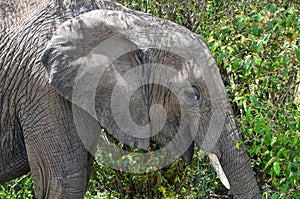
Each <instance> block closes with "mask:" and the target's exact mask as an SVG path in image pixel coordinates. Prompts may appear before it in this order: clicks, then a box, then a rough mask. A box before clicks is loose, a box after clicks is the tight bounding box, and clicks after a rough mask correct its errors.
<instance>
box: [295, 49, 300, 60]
mask: <svg viewBox="0 0 300 199" xmlns="http://www.w3.org/2000/svg"><path fill="white" fill-rule="evenodd" d="M296 56H297V59H298V61H300V48H298V49H297V50H296Z"/></svg>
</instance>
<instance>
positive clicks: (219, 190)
mask: <svg viewBox="0 0 300 199" xmlns="http://www.w3.org/2000/svg"><path fill="white" fill-rule="evenodd" d="M119 2H120V3H122V4H123V5H125V6H127V7H129V8H132V9H136V10H140V11H143V12H148V13H151V14H153V15H156V16H158V17H161V18H164V19H168V20H172V21H174V22H176V23H178V24H182V25H184V26H186V27H187V28H188V29H190V30H192V31H194V32H196V33H199V34H200V35H202V36H203V38H204V40H205V41H206V42H207V45H208V46H209V48H210V50H211V52H212V53H213V55H214V57H215V59H216V62H217V64H218V66H219V69H220V72H221V74H222V77H223V80H224V82H225V85H226V89H227V92H228V94H229V98H230V100H231V103H232V106H233V108H234V112H235V114H236V116H237V120H238V123H239V124H240V130H241V131H240V132H241V137H242V138H243V140H244V142H245V144H246V145H247V147H248V154H249V156H250V158H251V161H252V163H253V165H252V166H253V168H254V171H255V173H256V176H257V179H258V182H259V185H260V187H261V189H262V192H263V197H264V198H272V199H276V198H300V181H299V179H300V155H299V154H300V106H299V104H300V97H299V95H300V94H299V90H298V91H297V89H299V84H300V41H299V39H300V32H299V27H300V16H299V12H300V3H299V2H298V1H297V0H295V1H292V0H290V1H288V0H253V1H251V3H249V1H246V0H239V1H237V0H233V1H221V0H206V1H204V0H203V1H196V0H190V1H181V0H178V1H174V2H173V1H170V0H169V1H167V0H157V1H155V0H132V1H127V0H120V1H119ZM95 168H96V169H95V170H94V172H93V175H92V179H91V182H90V186H89V189H88V192H87V194H86V198H97V197H98V198H120V197H122V198H220V197H222V198H226V197H225V195H230V191H229V192H228V191H227V190H226V189H225V188H224V187H223V185H222V184H221V183H220V181H219V180H218V178H217V176H216V174H215V172H214V171H213V169H212V167H211V166H210V164H209V161H208V158H207V156H206V155H205V153H203V152H201V151H197V154H196V157H194V159H193V161H192V164H191V165H189V166H186V165H185V164H184V163H183V162H182V161H181V160H178V161H177V162H175V163H174V164H172V165H170V166H169V167H168V168H165V169H162V170H159V171H156V172H153V173H147V174H131V173H122V172H120V171H116V170H112V169H110V168H106V167H104V166H103V165H96V167H95ZM32 187H33V185H32V183H31V180H30V177H24V178H23V179H22V180H20V179H16V180H14V181H11V182H8V183H6V184H5V185H4V186H0V198H32V197H33V195H34V193H33V189H32Z"/></svg>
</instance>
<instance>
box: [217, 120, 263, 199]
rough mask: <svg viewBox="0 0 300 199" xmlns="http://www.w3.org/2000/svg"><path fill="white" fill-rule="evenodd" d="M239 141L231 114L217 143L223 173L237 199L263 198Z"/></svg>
mask: <svg viewBox="0 0 300 199" xmlns="http://www.w3.org/2000/svg"><path fill="white" fill-rule="evenodd" d="M239 141H240V139H239V136H238V128H237V125H236V123H235V119H234V116H233V115H232V114H231V115H229V116H227V117H226V121H225V124H224V129H223V133H222V134H221V135H220V137H219V140H218V142H217V149H218V153H217V155H218V156H219V162H220V164H221V167H222V169H223V170H221V172H222V171H224V172H225V175H226V177H227V179H228V181H229V184H230V189H231V191H232V193H233V195H234V197H235V198H242V199H247V198H261V193H260V190H259V187H258V185H257V182H256V179H255V176H254V173H253V171H252V168H251V163H250V160H249V157H248V155H247V152H246V149H245V146H244V145H243V144H240V142H239ZM225 179H226V178H225ZM222 182H223V181H222ZM223 184H224V182H223Z"/></svg>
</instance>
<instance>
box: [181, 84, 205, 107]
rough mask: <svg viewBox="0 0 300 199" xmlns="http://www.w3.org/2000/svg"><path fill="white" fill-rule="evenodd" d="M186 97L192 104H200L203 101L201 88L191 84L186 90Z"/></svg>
mask: <svg viewBox="0 0 300 199" xmlns="http://www.w3.org/2000/svg"><path fill="white" fill-rule="evenodd" d="M184 95H185V98H186V100H187V102H188V103H190V104H191V105H193V106H195V105H199V104H200V103H201V101H202V96H201V92H200V89H199V88H198V87H196V86H191V87H189V88H187V89H185V91H184Z"/></svg>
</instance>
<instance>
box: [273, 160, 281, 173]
mask: <svg viewBox="0 0 300 199" xmlns="http://www.w3.org/2000/svg"><path fill="white" fill-rule="evenodd" d="M273 170H274V171H275V174H276V175H277V176H279V174H280V166H279V163H278V162H274V164H273Z"/></svg>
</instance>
